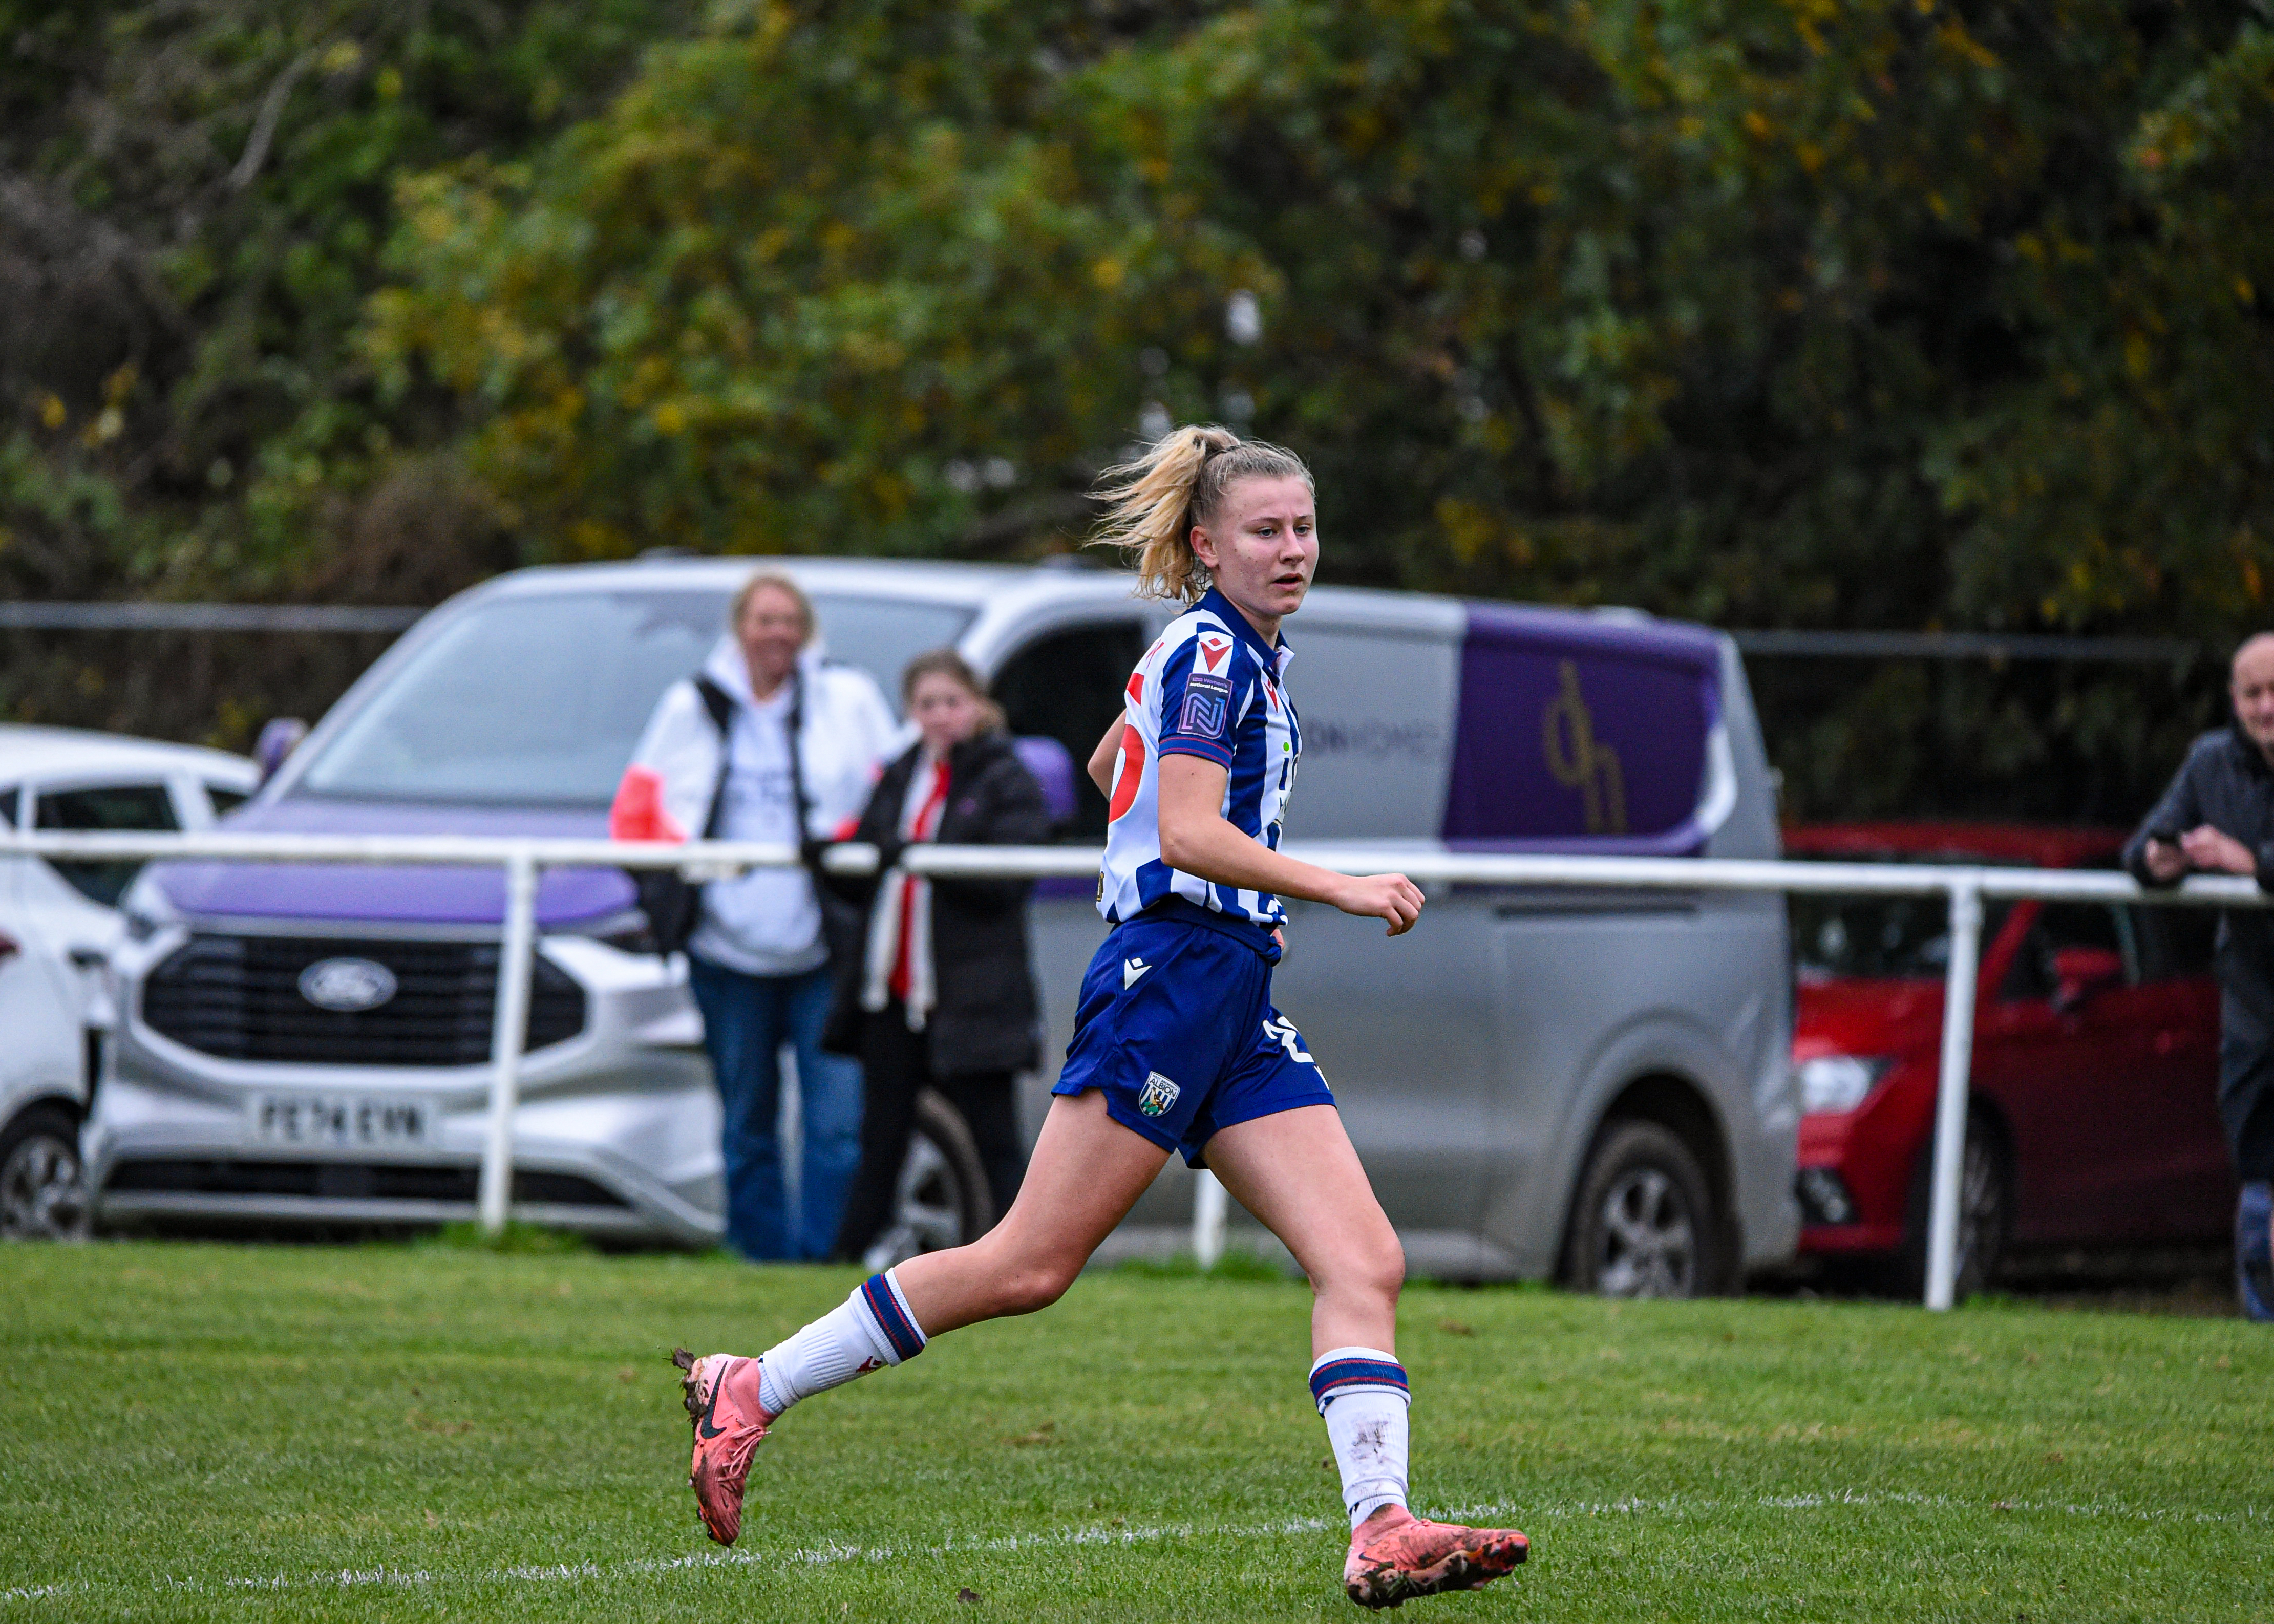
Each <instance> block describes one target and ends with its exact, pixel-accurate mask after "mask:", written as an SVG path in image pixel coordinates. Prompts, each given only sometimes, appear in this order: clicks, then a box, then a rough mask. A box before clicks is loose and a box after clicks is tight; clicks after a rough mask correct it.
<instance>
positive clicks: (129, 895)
mask: <svg viewBox="0 0 2274 1624" xmlns="http://www.w3.org/2000/svg"><path fill="white" fill-rule="evenodd" d="M118 911H119V912H120V913H121V914H124V915H125V918H126V939H127V940H128V941H130V942H147V941H148V940H149V939H150V938H151V937H152V936H156V935H157V934H158V933H159V932H160V931H161V930H163V929H165V928H166V927H167V926H169V925H177V924H179V923H181V920H182V914H181V910H180V909H179V908H177V907H176V906H174V900H173V898H170V897H169V896H167V895H166V890H165V887H163V886H162V885H161V884H159V883H158V882H157V881H156V880H154V879H153V878H152V877H151V876H150V873H149V871H148V870H147V869H145V870H144V871H143V872H142V873H141V874H139V875H138V876H135V880H134V883H133V884H132V885H130V886H128V887H127V889H126V895H125V896H124V897H123V898H120V899H119V903H118Z"/></svg>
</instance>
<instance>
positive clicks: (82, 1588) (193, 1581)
mask: <svg viewBox="0 0 2274 1624" xmlns="http://www.w3.org/2000/svg"><path fill="white" fill-rule="evenodd" d="M1841 1507H1859V1508H1866V1509H1868V1508H1871V1507H1925V1508H1929V1509H1935V1510H1951V1509H1956V1510H1977V1511H1996V1510H2001V1509H2002V1510H2005V1511H2009V1512H2016V1513H2024V1512H2026V1513H2039V1514H2051V1515H2057V1516H2074V1517H2116V1518H2120V1519H2124V1520H2127V1521H2133V1522H2198V1523H2217V1522H2263V1521H2265V1520H2266V1519H2267V1515H2268V1514H2267V1513H2266V1512H2265V1511H2264V1510H2262V1509H2261V1508H2260V1507H2255V1506H2253V1507H2247V1508H2245V1509H2244V1510H2241V1511H2237V1512H2218V1511H2195V1512H2183V1511H2172V1510H2165V1509H2160V1508H2147V1509H2142V1507H2135V1506H2124V1505H2110V1504H2105V1503H2088V1504H2082V1505H2080V1504H2075V1503H2071V1502H2054V1501H2044V1500H1997V1501H1992V1502H1991V1503H1990V1504H1988V1505H1983V1504H1981V1503H1979V1502H1974V1501H1966V1500H1954V1499H1952V1498H1951V1497H1950V1496H1948V1495H1944V1494H1920V1493H1915V1492H1902V1491H1894V1492H1886V1493H1872V1492H1855V1491H1852V1490H1849V1491H1841V1492H1836V1493H1829V1494H1776V1495H1763V1496H1761V1497H1760V1498H1759V1499H1758V1500H1752V1501H1751V1502H1745V1501H1736V1502H1734V1503H1733V1502H1729V1501H1723V1500H1684V1499H1681V1498H1679V1497H1675V1498H1671V1499H1665V1500H1579V1501H1573V1502H1570V1503H1568V1504H1564V1505H1538V1504H1532V1505H1514V1504H1510V1503H1506V1502H1498V1503H1495V1504H1491V1505H1481V1506H1457V1507H1452V1508H1451V1509H1449V1510H1446V1511H1442V1512H1438V1513H1434V1515H1440V1516H1444V1517H1449V1518H1455V1519H1463V1520H1465V1519H1468V1518H1477V1519H1480V1520H1484V1519H1490V1518H1495V1517H1517V1518H1522V1519H1525V1520H1527V1521H1529V1522H1532V1523H1533V1524H1535V1525H1537V1524H1538V1523H1540V1522H1554V1521H1558V1520H1562V1519H1565V1518H1575V1517H1605V1516H1653V1515H1659V1516H1671V1517H1683V1516H1688V1515H1693V1514H1697V1513H1701V1512H1713V1511H1723V1510H1728V1509H1732V1508H1736V1509H1746V1508H1751V1509H1758V1510H1766V1511H1818V1510H1834V1509H1838V1508H1841ZM1342 1527H1343V1524H1342V1522H1340V1521H1329V1520H1326V1519H1323V1518H1320V1517H1291V1518H1288V1519H1286V1520H1285V1521H1284V1522H1262V1523H1254V1524H1251V1525H1249V1526H1246V1527H1240V1528H1229V1527H1208V1526H1205V1525H1201V1524H1198V1523H1191V1522H1171V1523H1162V1524H1157V1525H1155V1526H1150V1527H1144V1528H1114V1527H1111V1526H1108V1527H1103V1528H1081V1529H1069V1530H1063V1531H1061V1532H1058V1533H1041V1534H1001V1535H994V1536H990V1537H987V1538H960V1539H958V1538H950V1539H945V1540H942V1541H939V1542H938V1543H937V1544H933V1545H844V1544H835V1543H832V1544H829V1545H802V1546H795V1547H793V1548H791V1549H789V1550H786V1551H774V1552H763V1551H696V1552H690V1553H688V1554H686V1555H684V1556H669V1557H654V1556H650V1557H631V1558H628V1559H626V1560H621V1561H614V1562H553V1563H541V1564H526V1565H520V1566H516V1567H511V1568H492V1569H490V1570H489V1571H487V1572H486V1573H474V1574H452V1573H435V1572H432V1571H430V1570H429V1569H426V1568H342V1569H341V1570H339V1571H338V1572H336V1573H318V1574H303V1575H287V1574H275V1575H268V1576H266V1577H260V1576H252V1577H243V1578H229V1579H200V1578H197V1577H194V1576H192V1577H188V1578H174V1577H169V1578H165V1579H161V1580H157V1581H154V1582H153V1583H152V1584H151V1585H150V1587H149V1588H151V1589H153V1590H197V1591H205V1590H213V1591H229V1590H354V1589H359V1588H362V1587H365V1586H385V1587H388V1588H393V1589H397V1590H409V1589H417V1588H420V1587H425V1586H433V1585H449V1586H475V1587H478V1586H482V1585H493V1584H578V1583H586V1582H589V1581H606V1580H610V1579H618V1578H629V1577H633V1576H636V1575H642V1574H668V1573H688V1572H694V1571H697V1570H699V1569H704V1568H748V1567H753V1566H757V1565H759V1564H763V1563H798V1564H802V1565H805V1566H810V1567H829V1566H834V1565H836V1564H838V1563H841V1562H887V1561H893V1560H921V1559H924V1558H933V1559H937V1558H944V1557H949V1556H962V1555H999V1554H1003V1553H1012V1552H1018V1551H1030V1550H1038V1549H1056V1548H1063V1547H1065V1546H1070V1545H1147V1544H1152V1543H1154V1542H1156V1541H1159V1540H1163V1539H1269V1538H1290V1537H1292V1536H1295V1535H1299V1534H1316V1533H1322V1532H1324V1531H1325V1530H1328V1529H1335V1530H1340V1529H1341V1528H1342ZM127 1588H131V1587H128V1586H125V1585H121V1584H118V1583H93V1582H89V1581H84V1580H64V1581H61V1582H58V1583H51V1584H33V1585H19V1586H17V1587H15V1588H13V1589H11V1590H0V1602H25V1601H45V1600H48V1599H50V1598H56V1597H63V1596H84V1595H90V1594H94V1593H96V1592H98V1591H102V1590H123V1589H127Z"/></svg>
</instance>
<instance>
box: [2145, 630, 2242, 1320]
mask: <svg viewBox="0 0 2274 1624" xmlns="http://www.w3.org/2000/svg"><path fill="white" fill-rule="evenodd" d="M2227 691H2228V692H2229V694H2231V695H2233V700H2234V723H2233V726H2231V727H2224V728H2221V729H2219V730H2218V732H2217V733H2205V734H2204V735H2203V736H2202V738H2200V739H2198V740H2196V741H2195V748H2192V749H2190V750H2189V751H2188V752H2187V761H2186V762H2185V763H2183V764H2182V765H2181V766H2180V771H2179V776H2177V777H2176V778H2173V779H2172V786H2171V787H2170V788H2169V789H2167V790H2165V792H2164V798H2163V799H2162V800H2161V801H2157V803H2156V808H2155V810H2153V811H2152V812H2150V813H2149V814H2148V816H2147V819H2146V821H2144V822H2143V823H2142V824H2141V825H2140V828H2139V831H2137V832H2136V833H2135V834H2134V835H2133V837H2132V838H2131V839H2130V840H2129V841H2127V843H2126V844H2125V847H2124V866H2125V867H2126V868H2129V869H2130V870H2131V871H2132V873H2133V876H2134V877H2135V878H2136V879H2138V880H2139V882H2140V883H2142V885H2156V886H2162V885H2176V884H2178V883H2179V882H2180V880H2181V879H2182V878H2184V877H2185V876H2187V874H2188V873H2189V872H2190V871H2195V872H2200V873H2208V874H2248V875H2253V876H2256V878H2257V881H2258V884H2259V888H2260V889H2261V890H2262V891H2274V633H2270V632H2262V633H2260V634H2259V635H2257V636H2255V637H2253V638H2251V639H2250V641H2249V642H2248V643H2244V644H2243V645H2242V647H2241V648H2240V649H2238V650H2235V655H2234V667H2233V674H2232V677H2231V679H2230V680H2229V683H2228V689H2227ZM2218 981H2219V989H2220V998H2219V1042H2218V1114H2219V1120H2220V1122H2221V1123H2222V1124H2224V1125H2225V1129H2226V1142H2227V1147H2228V1149H2229V1150H2230V1151H2232V1152H2233V1155H2234V1165H2235V1170H2236V1172H2237V1173H2238V1174H2239V1175H2240V1177H2241V1179H2242V1199H2241V1202H2240V1206H2239V1207H2237V1208H2236V1212H2235V1221H2234V1242H2235V1246H2234V1252H2235V1271H2236V1281H2237V1286H2238V1288H2239V1289H2240V1293H2241V1297H2242V1305H2243V1310H2244V1312H2247V1313H2248V1314H2249V1316H2250V1317H2251V1318H2252V1319H2274V912H2269V911H2268V910H2265V909H2263V908H2233V909H2229V910H2226V911H2225V912H2224V913H2223V914H2221V915H2220V918H2219V928H2218Z"/></svg>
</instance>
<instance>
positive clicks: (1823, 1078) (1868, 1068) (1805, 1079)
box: [1798, 1055, 1894, 1116]
mask: <svg viewBox="0 0 2274 1624" xmlns="http://www.w3.org/2000/svg"><path fill="white" fill-rule="evenodd" d="M1892 1064H1894V1061H1893V1060H1892V1059H1891V1058H1888V1057H1886V1056H1863V1055H1818V1056H1816V1057H1815V1058H1814V1059H1813V1060H1803V1061H1802V1062H1801V1063H1800V1065H1799V1068H1798V1070H1799V1073H1800V1109H1801V1110H1802V1111H1803V1112H1804V1113H1806V1114H1808V1115H1811V1116H1813V1115H1815V1114H1817V1113H1818V1112H1830V1111H1852V1110H1854V1109H1856V1107H1857V1106H1859V1105H1861V1104H1863V1103H1864V1099H1865V1097H1866V1096H1867V1095H1869V1094H1871V1089H1872V1087H1873V1086H1874V1085H1876V1084H1877V1083H1878V1082H1879V1079H1880V1078H1881V1077H1882V1076H1883V1075H1885V1073H1886V1070H1887V1068H1888V1067H1889V1066H1890V1065H1892Z"/></svg>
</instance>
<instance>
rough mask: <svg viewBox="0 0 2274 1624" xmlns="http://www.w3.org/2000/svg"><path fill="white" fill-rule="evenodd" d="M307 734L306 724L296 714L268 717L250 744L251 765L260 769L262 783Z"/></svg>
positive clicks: (273, 775)
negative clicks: (257, 735) (258, 735)
mask: <svg viewBox="0 0 2274 1624" xmlns="http://www.w3.org/2000/svg"><path fill="white" fill-rule="evenodd" d="M307 736H308V725H307V724H306V723H305V722H304V721H302V720H301V719H300V718H298V717H297V716H276V717H271V718H269V719H268V721H267V724H266V725H264V726H262V728H261V730H260V738H259V739H257V740H255V741H253V745H252V762H253V765H255V766H256V767H259V768H260V781H261V782H262V783H263V784H266V783H267V782H268V780H269V779H271V778H275V776H276V770H277V769H278V768H279V767H282V765H283V764H284V758H285V757H286V756H290V755H291V754H292V752H293V751H295V750H297V749H298V748H300V741H301V740H303V739H305V738H306V737H307Z"/></svg>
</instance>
